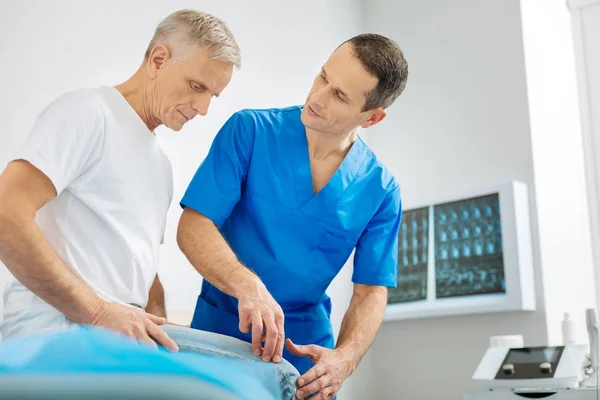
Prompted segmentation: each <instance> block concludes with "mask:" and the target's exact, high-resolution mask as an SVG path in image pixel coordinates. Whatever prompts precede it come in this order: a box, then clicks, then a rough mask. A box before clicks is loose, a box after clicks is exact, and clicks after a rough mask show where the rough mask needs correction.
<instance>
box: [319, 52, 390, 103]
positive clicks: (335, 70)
mask: <svg viewBox="0 0 600 400" xmlns="http://www.w3.org/2000/svg"><path fill="white" fill-rule="evenodd" d="M323 70H324V71H325V72H326V74H327V79H328V80H329V81H330V82H331V83H332V84H333V85H337V86H339V89H340V90H342V91H344V92H346V93H348V94H349V95H350V96H354V97H356V96H362V97H363V98H364V97H366V95H368V94H369V93H370V92H371V91H372V90H373V89H375V87H376V86H377V83H378V79H377V77H375V76H373V75H371V74H370V73H369V72H367V70H365V68H364V67H363V65H362V63H361V62H360V60H359V59H358V58H357V57H356V56H355V55H354V53H353V52H352V46H351V45H350V44H348V43H346V44H344V45H342V46H340V47H339V48H338V49H337V50H335V51H334V52H333V53H332V54H331V56H330V57H329V59H328V60H327V62H326V63H325V64H324V65H323Z"/></svg>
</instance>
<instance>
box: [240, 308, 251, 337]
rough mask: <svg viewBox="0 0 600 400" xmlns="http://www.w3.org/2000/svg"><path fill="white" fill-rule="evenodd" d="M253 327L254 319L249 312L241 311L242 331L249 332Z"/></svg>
mask: <svg viewBox="0 0 600 400" xmlns="http://www.w3.org/2000/svg"><path fill="white" fill-rule="evenodd" d="M251 327H252V319H251V317H250V315H249V314H248V313H244V312H243V311H240V332H242V333H248V332H250V328H251Z"/></svg>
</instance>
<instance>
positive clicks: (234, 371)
mask: <svg viewBox="0 0 600 400" xmlns="http://www.w3.org/2000/svg"><path fill="white" fill-rule="evenodd" d="M90 373H92V374H115V373H118V374H136V375H139V374H147V375H150V374H160V375H177V376H178V377H191V378H197V379H201V380H203V381H205V382H208V383H211V384H214V385H217V386H218V387H220V388H223V389H226V390H228V391H230V392H231V393H232V394H235V395H237V396H239V397H240V398H242V399H249V400H250V399H252V400H253V399H257V400H258V399H270V400H280V399H281V398H282V397H281V389H280V387H279V384H278V382H279V376H278V374H277V372H276V370H275V369H273V368H272V367H271V366H270V365H268V364H264V365H263V366H261V365H259V364H258V363H253V364H249V363H247V362H246V361H242V360H233V359H226V358H222V357H210V356H204V355H200V354H192V353H171V352H168V351H167V350H165V349H163V348H159V350H156V349H153V348H151V347H149V346H146V345H140V344H138V343H137V342H136V341H133V340H131V339H129V338H127V337H124V336H121V335H119V334H117V333H113V332H109V331H107V330H104V329H98V328H91V327H87V326H82V327H80V328H75V329H73V330H70V331H66V332H61V333H55V334H47V335H31V336H26V337H22V338H13V339H7V340H5V341H3V342H0V375H5V374H13V375H28V374H30V375H39V374H52V375H63V376H64V375H68V374H90ZM257 374H258V375H269V374H270V375H271V376H270V377H267V379H265V377H264V376H263V377H262V378H263V379H262V380H259V379H257V378H256V377H257ZM266 381H270V382H272V385H271V386H269V387H267V386H266V385H265V384H263V383H264V382H266Z"/></svg>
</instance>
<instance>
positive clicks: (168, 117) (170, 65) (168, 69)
mask: <svg viewBox="0 0 600 400" xmlns="http://www.w3.org/2000/svg"><path fill="white" fill-rule="evenodd" d="M156 57H157V58H159V59H160V51H157V56H156ZM151 63H154V64H152V66H151V68H152V67H154V68H155V71H154V72H155V74H156V79H155V85H156V86H155V90H154V95H153V99H152V102H153V104H152V109H153V112H154V114H155V117H156V118H158V119H159V120H160V122H161V123H162V124H163V125H165V126H166V127H168V128H170V129H172V130H174V131H179V130H180V129H181V128H182V127H183V125H184V124H185V123H186V122H188V121H190V120H192V119H193V118H194V117H195V116H196V115H198V114H200V115H206V113H207V112H208V107H209V105H210V101H211V100H212V98H213V96H219V94H220V93H221V92H222V91H223V90H224V89H225V87H226V86H227V85H228V84H229V82H230V81H231V76H232V74H233V65H232V64H231V63H228V62H224V61H215V60H210V59H209V58H208V56H207V53H206V50H205V49H204V48H200V47H198V48H194V49H193V51H192V52H191V54H189V55H187V56H184V57H183V58H182V59H180V60H174V59H173V58H172V57H171V56H170V54H169V53H168V52H167V53H166V54H165V59H164V61H163V62H162V63H161V62H160V61H159V62H158V64H157V63H156V62H155V59H151Z"/></svg>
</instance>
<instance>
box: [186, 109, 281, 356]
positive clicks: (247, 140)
mask: <svg viewBox="0 0 600 400" xmlns="http://www.w3.org/2000/svg"><path fill="white" fill-rule="evenodd" d="M254 130H255V123H254V122H253V121H252V116H251V115H247V114H246V115H243V114H241V113H235V114H234V115H233V116H232V117H231V118H230V119H229V120H228V121H227V122H226V123H225V125H223V127H222V128H221V129H220V131H219V133H218V134H217V136H216V137H215V140H214V141H213V144H212V146H211V149H210V151H209V153H208V155H207V157H206V159H205V160H204V161H203V162H202V164H201V165H200V167H199V168H198V170H197V171H196V174H195V175H194V177H193V179H192V181H191V182H190V184H189V186H188V189H187V190H186V193H185V195H184V197H183V199H182V200H181V205H182V206H183V207H184V210H183V213H182V215H181V219H180V221H179V227H178V231H177V242H178V244H179V247H180V248H181V251H182V252H183V253H184V254H185V255H186V257H187V259H188V260H189V261H190V263H191V264H192V265H193V266H194V268H195V269H196V270H197V271H198V272H199V273H200V275H202V277H203V278H204V279H206V280H207V281H208V282H210V283H211V284H212V285H214V286H215V287H217V288H218V289H219V290H221V291H222V292H225V293H226V294H228V295H230V296H233V297H235V298H236V299H237V300H238V310H239V318H240V324H239V329H240V331H241V332H244V333H247V332H250V331H252V351H253V353H254V354H256V355H262V359H263V360H264V361H271V360H272V361H274V362H279V361H280V360H281V357H282V355H283V345H284V341H285V332H284V316H283V311H282V309H281V307H280V306H279V304H277V302H276V301H275V299H273V296H271V294H270V293H269V291H268V290H267V288H266V286H265V285H264V284H263V282H262V281H261V280H260V279H259V277H258V276H256V275H255V274H254V273H252V272H251V271H250V270H249V269H248V268H246V266H245V265H243V264H242V263H241V262H240V261H239V260H238V258H237V256H236V254H235V253H234V251H233V250H232V249H231V247H230V246H229V244H228V243H227V241H226V240H225V239H224V238H223V236H222V235H221V232H220V231H219V228H218V227H219V226H221V225H222V224H223V223H224V222H225V220H226V219H227V218H228V217H229V215H230V214H231V212H232V210H233V208H234V207H235V205H236V204H237V203H238V202H239V201H240V199H241V196H242V187H243V186H244V184H245V182H246V178H247V175H248V169H249V165H250V159H251V155H252V148H253V146H254V140H255V135H254ZM263 329H264V331H265V333H264V334H263ZM263 335H264V336H263ZM263 341H264V342H265V345H264V349H263V348H261V343H262V342H263Z"/></svg>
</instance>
